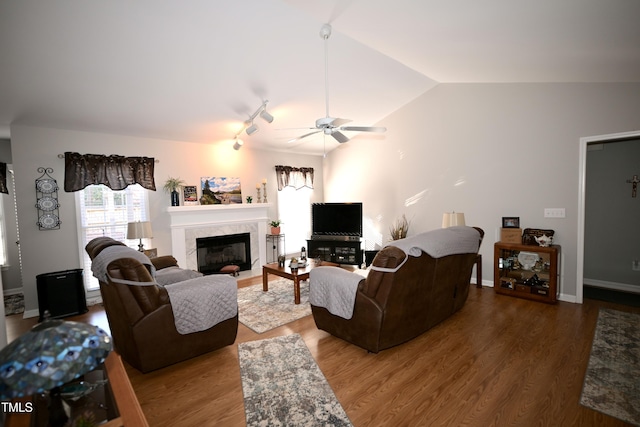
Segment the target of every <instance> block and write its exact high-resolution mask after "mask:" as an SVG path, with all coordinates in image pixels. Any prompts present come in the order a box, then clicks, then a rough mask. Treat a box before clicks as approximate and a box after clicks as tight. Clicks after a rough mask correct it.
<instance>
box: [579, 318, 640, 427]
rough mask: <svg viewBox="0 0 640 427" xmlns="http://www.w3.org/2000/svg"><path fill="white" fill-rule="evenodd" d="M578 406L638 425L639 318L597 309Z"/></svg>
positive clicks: (639, 388) (639, 417)
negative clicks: (589, 354) (594, 329)
mask: <svg viewBox="0 0 640 427" xmlns="http://www.w3.org/2000/svg"><path fill="white" fill-rule="evenodd" d="M580 403H581V404H582V405H584V406H586V407H588V408H591V409H594V410H596V411H598V412H602V413H603V414H607V415H610V416H612V417H615V418H618V419H621V420H623V421H626V422H628V423H631V424H635V425H640V315H639V314H633V313H625V312H622V311H617V310H611V309H604V308H603V309H600V312H599V314H598V323H597V324H596V331H595V335H594V337H593V344H592V345H591V356H590V357H589V365H588V366H587V372H586V374H585V378H584V385H583V387H582V396H581V398H580Z"/></svg>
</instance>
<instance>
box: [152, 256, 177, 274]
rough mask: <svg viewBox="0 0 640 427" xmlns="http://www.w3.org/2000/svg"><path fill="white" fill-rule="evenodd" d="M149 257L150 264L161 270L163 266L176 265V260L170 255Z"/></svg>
mask: <svg viewBox="0 0 640 427" xmlns="http://www.w3.org/2000/svg"><path fill="white" fill-rule="evenodd" d="M150 259H151V264H153V266H154V267H155V268H156V270H162V269H163V268H167V267H177V266H178V260H177V259H175V258H174V257H173V256H171V255H163V256H159V257H155V258H150Z"/></svg>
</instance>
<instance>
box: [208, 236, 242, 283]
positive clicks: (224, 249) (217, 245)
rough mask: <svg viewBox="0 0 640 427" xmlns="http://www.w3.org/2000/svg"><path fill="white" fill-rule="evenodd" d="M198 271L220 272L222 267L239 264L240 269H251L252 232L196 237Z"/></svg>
mask: <svg viewBox="0 0 640 427" xmlns="http://www.w3.org/2000/svg"><path fill="white" fill-rule="evenodd" d="M196 253H197V262H198V271H199V272H201V273H203V274H215V273H219V272H220V269H222V267H224V266H227V265H237V266H238V267H240V271H244V270H251V234H250V233H240V234H227V235H224V236H211V237H200V238H197V239H196Z"/></svg>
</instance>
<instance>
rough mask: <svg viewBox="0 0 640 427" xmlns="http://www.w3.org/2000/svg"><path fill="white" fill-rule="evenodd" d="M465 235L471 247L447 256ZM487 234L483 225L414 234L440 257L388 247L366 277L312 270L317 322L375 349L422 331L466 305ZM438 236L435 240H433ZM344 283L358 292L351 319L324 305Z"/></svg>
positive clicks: (332, 268) (321, 326)
mask: <svg viewBox="0 0 640 427" xmlns="http://www.w3.org/2000/svg"><path fill="white" fill-rule="evenodd" d="M461 235H464V236H465V237H464V238H465V239H466V241H467V243H466V248H465V249H458V253H454V254H451V255H445V256H442V254H443V253H447V252H450V251H451V250H450V248H451V247H455V246H456V239H460V238H461ZM483 236H484V232H483V230H481V229H479V228H475V227H473V228H472V227H451V228H447V229H440V230H433V231H431V232H427V233H423V234H422V235H420V236H416V237H414V238H410V239H414V240H415V239H416V238H417V240H423V241H426V242H427V246H428V245H432V246H434V247H435V251H434V252H435V253H437V255H435V256H431V255H429V254H428V253H425V252H424V251H423V250H420V249H418V250H416V249H414V250H412V251H410V252H411V253H413V255H414V256H407V254H406V252H405V250H403V249H400V248H399V247H396V246H387V247H385V248H383V249H382V250H381V251H380V252H379V253H378V254H377V255H376V257H375V258H374V260H373V263H372V267H371V270H370V271H369V273H368V275H367V277H366V279H365V278H361V276H360V277H358V275H357V274H356V273H352V272H349V271H346V270H344V269H339V268H335V267H318V268H315V269H313V270H311V273H310V290H311V294H310V302H311V310H312V313H313V318H314V320H315V322H316V326H317V327H318V329H322V330H325V331H327V332H329V333H330V334H332V335H334V336H336V337H339V338H342V339H344V340H345V341H348V342H350V343H352V344H355V345H357V346H360V347H362V348H364V349H366V350H369V351H371V352H374V353H377V352H379V351H380V350H384V349H386V348H389V347H393V346H395V345H398V344H401V343H404V342H406V341H409V340H411V339H413V338H415V337H417V336H419V335H421V334H422V333H424V332H425V331H427V330H429V329H430V328H432V327H433V326H435V325H436V324H438V323H440V322H442V321H443V320H444V319H446V318H448V317H449V316H451V315H452V314H454V313H455V312H456V311H458V310H460V309H461V308H462V306H463V305H464V303H465V301H466V299H467V296H468V294H469V282H470V279H471V273H472V269H473V265H474V263H475V261H476V256H477V252H478V249H479V247H480V243H481V241H482V237H483ZM434 238H435V239H436V240H437V242H436V243H435V244H433V242H432V241H430V240H433V239H434ZM404 240H407V241H409V239H404ZM397 242H400V243H397ZM397 242H394V243H391V244H390V245H393V244H398V245H400V246H401V247H402V246H403V245H402V242H403V241H397ZM405 246H408V247H410V246H411V244H409V245H405ZM405 249H406V247H405ZM454 252H455V250H454ZM460 252H463V253H460ZM416 255H417V256H416ZM395 270H397V271H395ZM340 282H344V283H348V282H351V286H352V289H353V290H354V291H355V303H354V304H353V305H352V307H353V313H352V317H351V318H345V317H342V316H341V315H340V310H338V309H336V308H335V307H333V308H331V307H330V308H327V306H324V305H323V306H319V305H318V304H320V303H318V301H323V302H324V301H326V300H331V297H329V296H328V295H326V294H327V293H332V292H336V287H337V286H341V285H339V284H340ZM350 307H351V306H350ZM350 307H349V308H350ZM332 311H333V314H332ZM347 311H348V310H347ZM335 313H338V314H335ZM342 315H344V314H342ZM346 316H347V317H348V313H347V314H346Z"/></svg>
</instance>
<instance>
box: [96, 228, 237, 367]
mask: <svg viewBox="0 0 640 427" xmlns="http://www.w3.org/2000/svg"><path fill="white" fill-rule="evenodd" d="M114 245H121V246H124V244H123V243H121V242H119V241H117V240H114V239H112V238H110V237H98V238H96V239H93V240H92V241H91V242H89V243H88V244H87V246H86V247H85V250H86V251H87V253H88V254H89V257H90V258H91V259H92V260H93V261H94V263H95V262H96V261H95V259H96V257H97V256H98V255H99V254H100V252H102V251H103V250H104V249H105V248H107V247H110V246H114ZM127 249H130V248H127ZM130 250H131V251H132V252H137V251H136V250H135V249H130ZM137 255H138V254H132V255H131V256H132V257H131V258H129V257H122V258H119V259H116V260H114V261H111V262H110V263H109V264H108V266H107V271H108V274H109V276H110V277H112V278H114V279H118V281H130V282H153V281H154V279H153V277H152V276H151V273H150V271H149V268H148V267H147V266H145V265H144V264H143V263H141V262H140V261H139V260H138V259H136V258H137ZM151 262H152V263H153V265H154V267H155V269H157V270H158V271H159V272H160V271H161V270H162V269H165V268H168V267H172V266H173V267H175V266H177V262H176V260H175V258H173V257H172V256H163V257H158V258H153V259H151ZM100 293H101V294H102V300H103V303H104V307H105V311H106V314H107V319H108V321H109V327H110V329H111V335H112V337H113V342H114V346H115V349H116V351H117V352H118V353H120V354H121V355H122V358H123V359H124V360H126V361H127V362H128V363H129V364H130V365H132V366H133V367H135V368H136V369H138V370H140V371H141V372H149V371H152V370H155V369H159V368H162V367H165V366H168V365H171V364H174V363H177V362H180V361H183V360H186V359H189V358H192V357H195V356H199V355H201V354H204V353H207V352H209V351H213V350H216V349H219V348H221V347H224V346H227V345H231V344H233V343H234V342H235V339H236V335H237V331H238V315H237V313H236V315H235V317H233V318H230V319H228V320H224V321H222V322H221V323H218V324H216V325H214V326H212V327H211V328H209V329H207V330H204V331H201V332H194V333H189V334H186V335H183V334H180V333H179V332H178V330H177V328H176V324H175V319H174V314H173V310H172V307H171V302H170V299H169V295H168V293H167V290H166V289H165V288H164V287H163V286H159V285H157V284H149V285H147V284H145V285H144V286H138V285H133V284H125V283H115V282H112V281H111V279H107V281H104V280H100ZM235 303H236V305H237V300H236V301H235Z"/></svg>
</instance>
